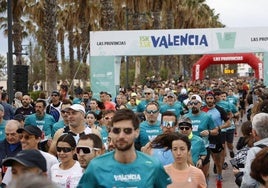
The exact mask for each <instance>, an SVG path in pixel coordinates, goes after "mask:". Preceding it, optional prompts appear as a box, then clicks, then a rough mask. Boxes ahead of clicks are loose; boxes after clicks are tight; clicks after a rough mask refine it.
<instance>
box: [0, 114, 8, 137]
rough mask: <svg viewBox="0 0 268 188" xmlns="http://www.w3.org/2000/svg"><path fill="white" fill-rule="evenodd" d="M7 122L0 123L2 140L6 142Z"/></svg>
mask: <svg viewBox="0 0 268 188" xmlns="http://www.w3.org/2000/svg"><path fill="white" fill-rule="evenodd" d="M6 124H7V121H6V120H4V119H3V120H2V123H0V140H4V139H5V138H6V133H5V128H6Z"/></svg>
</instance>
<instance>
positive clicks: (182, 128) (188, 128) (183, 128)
mask: <svg viewBox="0 0 268 188" xmlns="http://www.w3.org/2000/svg"><path fill="white" fill-rule="evenodd" d="M179 128H180V130H182V131H183V130H186V131H189V130H190V127H179Z"/></svg>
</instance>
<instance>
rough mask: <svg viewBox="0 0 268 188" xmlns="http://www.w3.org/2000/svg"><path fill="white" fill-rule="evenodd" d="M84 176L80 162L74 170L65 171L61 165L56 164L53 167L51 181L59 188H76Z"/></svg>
mask: <svg viewBox="0 0 268 188" xmlns="http://www.w3.org/2000/svg"><path fill="white" fill-rule="evenodd" d="M82 175H83V169H82V168H81V166H80V164H79V162H78V161H76V162H75V164H74V165H73V167H72V168H70V169H67V170H63V169H61V168H60V164H55V165H53V166H52V167H51V180H52V182H54V183H55V184H56V185H57V186H58V187H59V188H66V187H68V188H76V187H77V185H78V183H79V181H80V178H81V177H82Z"/></svg>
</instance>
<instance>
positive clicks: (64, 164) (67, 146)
mask: <svg viewBox="0 0 268 188" xmlns="http://www.w3.org/2000/svg"><path fill="white" fill-rule="evenodd" d="M75 147H76V142H75V139H74V138H73V136H72V135H71V134H63V135H62V136H60V137H59V139H58V141H57V144H56V149H57V156H58V159H59V161H60V163H59V164H55V165H53V166H52V167H51V180H52V181H53V182H54V183H55V184H56V185H57V186H58V187H62V188H67V187H68V188H75V187H77V185H78V182H79V180H80V178H81V176H82V174H83V172H82V168H81V167H80V164H79V162H78V161H76V160H74V159H73V156H74V154H75Z"/></svg>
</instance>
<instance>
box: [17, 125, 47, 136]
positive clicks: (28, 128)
mask: <svg viewBox="0 0 268 188" xmlns="http://www.w3.org/2000/svg"><path fill="white" fill-rule="evenodd" d="M23 131H25V132H27V133H29V134H31V135H35V136H37V137H42V131H41V130H40V129H39V128H38V127H37V126H34V125H28V126H25V127H23V128H19V129H18V130H17V133H22V132H23Z"/></svg>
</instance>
